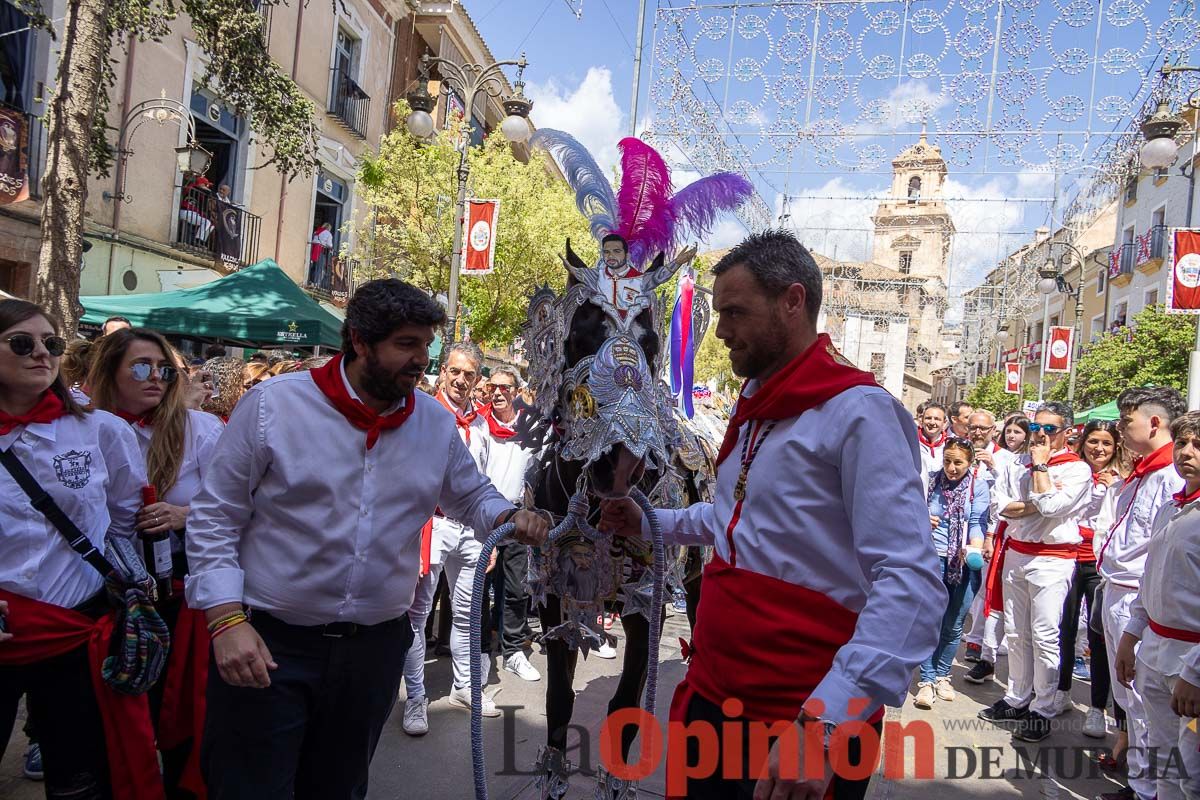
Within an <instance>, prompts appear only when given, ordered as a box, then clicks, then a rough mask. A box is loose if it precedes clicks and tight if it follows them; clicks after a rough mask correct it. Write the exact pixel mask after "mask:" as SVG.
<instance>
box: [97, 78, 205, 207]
mask: <svg viewBox="0 0 1200 800" xmlns="http://www.w3.org/2000/svg"><path fill="white" fill-rule="evenodd" d="M147 122H153V123H155V124H156V125H159V126H162V125H166V124H167V123H169V122H174V123H176V124H178V125H179V126H180V127H181V128H183V129H184V132H185V133H186V135H187V144H185V145H183V146H182V147H176V148H175V165H176V166H177V167H179V171H180V172H194V173H196V174H197V175H203V174H204V173H205V172H207V171H208V167H209V164H211V163H212V153H210V152H208V151H207V150H205V149H204V148H203V147H201V146H200V144H199V143H198V142H197V141H196V122H195V120H193V119H192V114H191V112H190V111H189V110H188V108H187V106H185V105H184V104H183V103H181V102H180V101H178V100H173V99H171V98H169V97H167V93H166V90H163V91H162V92H161V93H160V94H159V96H158V97H156V98H155V99H153V100H144V101H142V102H141V103H138V104H137V105H135V106H134V107H133V108H131V109H129V113H128V114H126V115H125V118H124V119H122V120H121V126H120V129H119V131H118V133H117V185H116V186H115V187H114V188H115V191H112V192H104V194H103V196H104V199H105V200H117V201H123V202H126V203H128V202H131V201H132V200H133V196H132V195H130V194H128V193H127V192H126V191H125V182H126V176H127V173H128V171H129V158H130V156H132V155H133V149H132V148H131V147H130V143H131V142H132V141H133V137H134V134H136V133H137V132H138V129H139V128H141V127H142V126H143V125H145V124H146V123H147ZM119 208H120V207H119V206H118V209H119ZM119 219H120V217H119V216H116V217H114V220H113V227H114V228H118V227H119Z"/></svg>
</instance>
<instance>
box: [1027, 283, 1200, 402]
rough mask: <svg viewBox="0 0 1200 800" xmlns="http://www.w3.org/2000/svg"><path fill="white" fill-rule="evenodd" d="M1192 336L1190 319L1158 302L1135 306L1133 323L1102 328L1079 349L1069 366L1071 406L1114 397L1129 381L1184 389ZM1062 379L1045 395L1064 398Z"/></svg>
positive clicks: (1194, 335)
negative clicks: (1072, 366) (1071, 372)
mask: <svg viewBox="0 0 1200 800" xmlns="http://www.w3.org/2000/svg"><path fill="white" fill-rule="evenodd" d="M1195 337H1196V320H1195V318H1194V317H1192V316H1190V315H1186V314H1168V313H1166V312H1165V311H1163V308H1162V306H1151V307H1148V308H1145V309H1142V311H1140V312H1138V314H1137V315H1135V316H1134V318H1133V325H1131V326H1129V327H1122V328H1118V329H1117V330H1116V331H1114V332H1112V333H1106V334H1104V335H1103V336H1101V337H1100V338H1099V339H1097V340H1096V341H1095V342H1092V343H1091V344H1089V345H1087V346H1086V347H1084V349H1083V354H1082V355H1081V356H1080V358H1079V363H1078V365H1077V366H1076V369H1075V407H1076V409H1077V410H1082V409H1088V408H1094V407H1096V406H1098V405H1103V404H1104V403H1107V402H1109V401H1111V400H1115V399H1116V397H1117V395H1119V394H1120V393H1121V391H1122V390H1124V389H1127V388H1129V387H1130V386H1173V387H1175V388H1176V389H1179V390H1180V391H1186V387H1187V373H1188V356H1189V354H1190V353H1191V351H1192V346H1193V343H1194V341H1195ZM1067 384H1068V381H1067V380H1065V379H1064V380H1060V381H1059V382H1058V383H1057V384H1055V385H1054V387H1053V388H1051V389H1050V391H1049V392H1048V397H1049V398H1050V399H1051V400H1066V399H1067Z"/></svg>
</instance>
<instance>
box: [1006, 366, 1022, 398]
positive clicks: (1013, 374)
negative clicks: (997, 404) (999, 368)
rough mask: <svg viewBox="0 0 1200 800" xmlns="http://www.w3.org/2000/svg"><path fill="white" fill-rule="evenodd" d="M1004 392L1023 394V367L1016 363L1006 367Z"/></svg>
mask: <svg viewBox="0 0 1200 800" xmlns="http://www.w3.org/2000/svg"><path fill="white" fill-rule="evenodd" d="M1004 391H1005V392H1007V393H1008V394H1020V393H1021V365H1020V364H1019V363H1017V362H1016V361H1009V362H1008V363H1007V364H1005V365H1004Z"/></svg>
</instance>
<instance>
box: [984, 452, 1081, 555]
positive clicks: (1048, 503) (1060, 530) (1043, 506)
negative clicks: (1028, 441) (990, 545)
mask: <svg viewBox="0 0 1200 800" xmlns="http://www.w3.org/2000/svg"><path fill="white" fill-rule="evenodd" d="M1065 452H1066V450H1060V451H1059V452H1057V453H1053V454H1052V455H1051V457H1053V456H1057V455H1060V454H1062V453H1065ZM1029 464H1030V460H1029V454H1028V453H1023V454H1021V455H1020V456H1018V457H1017V458H1015V459H1013V460H1012V461H1011V462H1009V463H1008V464H1006V466H1005V471H1006V473H1007V476H1006V478H1005V479H1003V480H997V481H996V493H997V494H998V495H1001V496H1000V497H999V498H997V508H999V509H1000V510H1001V511H1003V510H1004V507H1005V506H1007V505H1008V504H1009V503H1012V502H1016V501H1023V502H1027V503H1033V505H1034V506H1035V507H1036V508H1037V512H1038V513H1036V514H1030V515H1029V516H1027V517H1020V518H1018V519H1010V520H1008V529H1007V535H1008V536H1011V537H1012V538H1014V539H1017V540H1019V541H1022V542H1035V543H1039V544H1079V543H1080V542H1081V541H1083V537H1082V536H1080V535H1079V524H1080V519H1081V517H1082V515H1083V513H1084V510H1085V509H1086V508H1087V504H1088V501H1089V500H1090V499H1091V493H1092V468H1091V467H1089V466H1088V465H1087V463H1086V462H1084V461H1082V460H1080V461H1069V462H1067V463H1065V464H1054V465H1053V466H1051V467H1050V468H1049V470H1048V474H1049V477H1050V491H1048V492H1034V491H1033V471H1032V470H1030V469H1029Z"/></svg>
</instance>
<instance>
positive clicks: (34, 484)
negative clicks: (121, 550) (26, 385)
mask: <svg viewBox="0 0 1200 800" xmlns="http://www.w3.org/2000/svg"><path fill="white" fill-rule="evenodd" d="M0 463H2V464H4V468H5V469H6V470H8V474H9V475H12V477H13V480H15V481H16V482H17V485H18V486H20V487H21V489H22V490H23V491H24V492H25V494H27V495H28V496H29V504H30V505H31V506H33V508H34V510H36V511H37V512H38V513H40V514H42V515H43V516H45V517H46V519H47V520H48V521H49V522H50V524H51V525H53V526H54V528H55V530H57V531H58V532H59V533H61V534H62V536H63V538H64V539H66V540H67V544H68V545H70V547H71V549H72V550H74V551H75V552H76V553H78V554H79V555H80V556H81V557H82V558H83V560H84V561H86V562H87V563H89V564H91V565H92V566H93V567H94V568H95V569H96V571H97V572H99V573H100V575H101V576H103V577H104V578H108V577H110V576H112V575H114V574H115V573H116V569H115V568H114V567H113V565H112V564H110V563H109V562H108V559H107V558H105V557H104V555H103V554H102V553H101V552H100V551H99V550H97V549H96V547H95V545H93V544H92V541H91V540H90V539H88V538H87V536H86V535H85V534H84V533H83V531H81V530H79V528H78V527H77V526H76V525H75V523H74V522H72V521H71V518H70V517H68V516H67V515H66V514H65V513H64V512H63V510H62V509H61V508H59V506H58V503H56V502H54V498H53V497H51V496H50V495H49V494H48V493H47V492H46V490H45V489H43V488H42V485H41V484H40V483H38V481H37V478H35V477H33V476H32V475H30V474H29V470H28V469H26V468H25V465H24V464H22V463H21V459H19V458H17V456H16V455H15V454H14V453H13V451H12V448H9V449H7V450H0Z"/></svg>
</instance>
